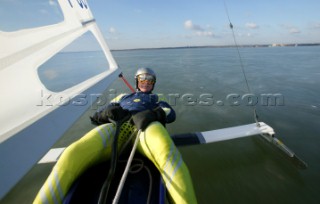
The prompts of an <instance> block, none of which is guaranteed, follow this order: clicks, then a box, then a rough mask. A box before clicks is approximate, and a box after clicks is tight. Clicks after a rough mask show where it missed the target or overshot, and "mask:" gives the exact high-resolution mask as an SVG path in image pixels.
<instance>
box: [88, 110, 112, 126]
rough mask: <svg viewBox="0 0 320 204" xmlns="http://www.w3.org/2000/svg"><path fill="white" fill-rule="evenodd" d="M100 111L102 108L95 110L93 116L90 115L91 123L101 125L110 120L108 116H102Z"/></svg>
mask: <svg viewBox="0 0 320 204" xmlns="http://www.w3.org/2000/svg"><path fill="white" fill-rule="evenodd" d="M102 112H103V110H102V111H97V112H95V113H94V114H93V116H90V120H91V123H92V124H93V125H101V124H105V123H109V122H110V121H109V120H108V118H104V117H102Z"/></svg>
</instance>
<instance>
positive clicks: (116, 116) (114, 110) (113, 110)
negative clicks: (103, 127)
mask: <svg viewBox="0 0 320 204" xmlns="http://www.w3.org/2000/svg"><path fill="white" fill-rule="evenodd" d="M103 114H104V116H103V117H105V118H109V119H111V120H114V121H117V122H118V121H121V120H123V119H125V118H127V117H128V116H130V112H129V111H128V110H125V109H123V108H122V107H121V106H112V105H110V106H108V107H107V108H106V110H105V111H104V113H103Z"/></svg>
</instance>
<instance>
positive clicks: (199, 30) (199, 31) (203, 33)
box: [184, 20, 214, 37]
mask: <svg viewBox="0 0 320 204" xmlns="http://www.w3.org/2000/svg"><path fill="white" fill-rule="evenodd" d="M206 27H207V28H208V29H211V26H210V25H207V26H206ZM184 28H185V29H187V30H191V31H193V33H194V36H200V37H214V33H213V32H212V31H209V30H206V29H205V28H203V27H201V26H200V25H197V24H194V23H193V22H192V21H191V20H187V21H185V22H184Z"/></svg>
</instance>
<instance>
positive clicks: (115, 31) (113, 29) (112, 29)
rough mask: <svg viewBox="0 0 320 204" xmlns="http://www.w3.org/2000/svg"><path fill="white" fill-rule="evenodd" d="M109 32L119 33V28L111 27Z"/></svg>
mask: <svg viewBox="0 0 320 204" xmlns="http://www.w3.org/2000/svg"><path fill="white" fill-rule="evenodd" d="M108 32H109V33H111V34H115V33H117V30H116V29H115V28H114V27H110V28H109V29H108Z"/></svg>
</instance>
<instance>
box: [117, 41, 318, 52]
mask: <svg viewBox="0 0 320 204" xmlns="http://www.w3.org/2000/svg"><path fill="white" fill-rule="evenodd" d="M319 45H320V43H292V44H259V45H238V47H242V48H243V47H252V48H256V47H301V46H319ZM231 47H236V46H235V45H207V46H182V47H159V48H132V49H112V50H111V51H130V50H158V49H185V48H231Z"/></svg>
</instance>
